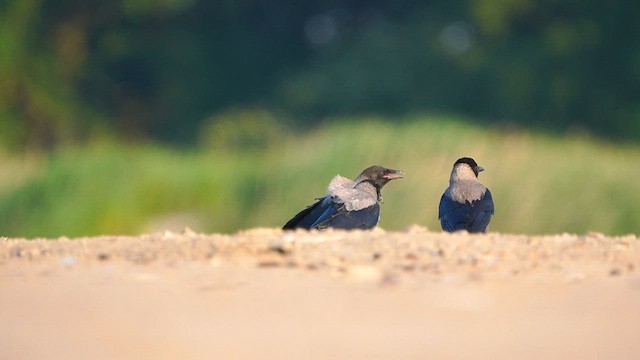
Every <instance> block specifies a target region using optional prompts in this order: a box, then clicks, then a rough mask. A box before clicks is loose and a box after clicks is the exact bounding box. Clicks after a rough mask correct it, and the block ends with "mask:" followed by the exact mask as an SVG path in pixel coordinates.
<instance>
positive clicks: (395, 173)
mask: <svg viewBox="0 0 640 360" xmlns="http://www.w3.org/2000/svg"><path fill="white" fill-rule="evenodd" d="M382 177H383V178H385V179H387V180H393V179H400V178H403V177H404V171H402V170H391V169H389V170H387V171H386V172H385V174H384V175H383V176H382Z"/></svg>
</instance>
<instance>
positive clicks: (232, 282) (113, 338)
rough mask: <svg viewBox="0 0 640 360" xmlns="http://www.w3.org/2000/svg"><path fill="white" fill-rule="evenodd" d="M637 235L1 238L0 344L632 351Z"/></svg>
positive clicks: (101, 351)
mask: <svg viewBox="0 0 640 360" xmlns="http://www.w3.org/2000/svg"><path fill="white" fill-rule="evenodd" d="M639 266H640V242H639V241H638V239H637V237H636V236H635V235H629V236H624V237H607V236H604V235H602V234H598V233H591V234H587V235H584V236H578V235H571V234H562V235H553V236H523V235H505V234H495V233H490V234H486V235H470V234H466V233H456V234H445V233H440V232H429V231H427V230H426V229H424V228H420V227H417V226H416V227H412V228H410V229H408V230H407V231H404V232H385V231H384V230H381V229H376V230H374V231H369V232H364V231H354V232H344V231H325V232H315V231H314V232H306V231H296V232H282V231H280V230H276V229H252V230H247V231H242V232H239V233H237V234H234V235H222V234H212V235H207V234H196V233H193V232H192V231H190V230H188V229H187V230H185V231H184V232H183V233H181V234H175V233H170V232H164V233H155V234H150V235H142V236H138V237H123V236H102V237H94V238H79V239H72V240H70V239H66V238H61V239H51V240H48V239H34V240H24V239H7V238H3V239H2V240H0V319H2V320H1V321H0V358H2V359H34V358H47V359H87V358H91V359H114V358H119V359H125V358H130V359H158V358H162V359H174V358H180V359H182V358H188V359H211V358H219V359H255V358H274V359H283V358H287V359H300V358H305V359H326V358H349V359H354V358H355V359H389V358H397V359H413V358H415V359H424V358H431V359H435V358H447V359H455V358H471V357H473V358H492V359H512V358H516V357H517V358H524V359H529V358H530V359H538V358H555V359H566V358H580V359H602V358H618V359H633V358H637V354H638V353H640V335H638V332H637V327H638V324H640V306H638V304H640V276H639V273H638V271H639V270H638V267H639Z"/></svg>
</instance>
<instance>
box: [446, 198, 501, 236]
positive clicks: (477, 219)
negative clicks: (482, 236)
mask: <svg viewBox="0 0 640 360" xmlns="http://www.w3.org/2000/svg"><path fill="white" fill-rule="evenodd" d="M493 213H494V205H493V197H492V196H491V192H490V191H489V189H487V190H486V192H485V193H484V195H482V197H481V198H480V199H478V200H475V201H472V202H468V201H467V202H464V203H459V202H457V201H454V200H453V199H451V198H450V197H449V196H448V195H447V193H446V192H445V194H443V195H442V198H441V199H440V206H439V209H438V218H439V219H440V225H441V226H442V230H445V231H449V232H452V231H457V230H467V231H469V232H485V231H486V230H487V226H488V225H489V222H490V221H491V215H493Z"/></svg>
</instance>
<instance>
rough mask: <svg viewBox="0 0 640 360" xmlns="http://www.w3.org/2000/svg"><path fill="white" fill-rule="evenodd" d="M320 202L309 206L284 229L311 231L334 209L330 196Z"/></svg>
mask: <svg viewBox="0 0 640 360" xmlns="http://www.w3.org/2000/svg"><path fill="white" fill-rule="evenodd" d="M317 200H318V201H317V202H315V203H314V204H312V205H309V206H308V207H307V208H306V209H304V210H302V211H300V212H299V213H298V214H296V216H294V217H293V218H291V220H289V221H288V222H287V223H286V224H284V226H283V227H282V229H284V230H292V229H297V228H302V229H311V228H312V225H313V224H314V223H315V222H316V221H317V220H318V219H319V218H320V217H321V216H322V215H323V214H324V213H325V212H326V211H327V210H328V209H330V208H332V207H333V203H332V202H331V197H330V196H324V197H321V198H318V199H317Z"/></svg>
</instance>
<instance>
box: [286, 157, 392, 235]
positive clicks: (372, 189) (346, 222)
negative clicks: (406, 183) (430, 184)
mask: <svg viewBox="0 0 640 360" xmlns="http://www.w3.org/2000/svg"><path fill="white" fill-rule="evenodd" d="M403 176H404V172H402V171H400V170H391V169H387V168H384V167H382V166H371V167H368V168H366V169H364V170H363V171H362V172H361V173H360V175H358V177H357V178H356V179H355V180H349V179H347V178H345V177H342V176H340V175H337V176H336V177H334V178H333V180H331V183H329V187H328V194H327V195H325V196H323V197H321V198H317V199H316V200H318V201H317V202H316V203H315V204H313V205H311V206H309V207H307V208H306V209H304V210H302V211H301V212H299V213H298V214H297V215H296V216H294V217H293V218H292V219H291V220H289V222H287V223H286V224H285V225H284V226H283V227H282V228H283V229H285V230H290V229H297V228H302V229H326V228H336V229H345V230H353V229H362V230H367V229H371V228H373V227H374V226H376V225H377V224H378V220H379V219H380V204H379V202H380V203H381V202H382V195H380V189H382V187H383V186H385V185H386V184H387V183H388V182H389V181H391V180H393V179H398V178H401V177H403Z"/></svg>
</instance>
